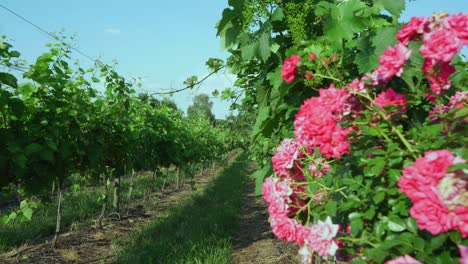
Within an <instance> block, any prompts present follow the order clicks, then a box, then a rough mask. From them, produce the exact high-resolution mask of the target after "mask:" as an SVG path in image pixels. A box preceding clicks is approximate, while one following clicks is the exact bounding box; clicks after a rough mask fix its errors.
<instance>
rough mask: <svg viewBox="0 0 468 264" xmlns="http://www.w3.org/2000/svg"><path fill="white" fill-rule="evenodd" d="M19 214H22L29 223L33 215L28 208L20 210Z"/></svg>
mask: <svg viewBox="0 0 468 264" xmlns="http://www.w3.org/2000/svg"><path fill="white" fill-rule="evenodd" d="M21 212H22V213H23V216H24V217H26V219H28V220H29V221H31V218H32V215H33V210H32V209H31V208H29V207H26V208H23V209H21Z"/></svg>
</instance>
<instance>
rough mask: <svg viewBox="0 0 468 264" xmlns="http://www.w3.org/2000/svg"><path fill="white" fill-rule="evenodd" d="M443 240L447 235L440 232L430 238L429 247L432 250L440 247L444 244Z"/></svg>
mask: <svg viewBox="0 0 468 264" xmlns="http://www.w3.org/2000/svg"><path fill="white" fill-rule="evenodd" d="M445 240H447V235H446V234H441V235H438V236H436V237H433V238H432V239H431V248H432V250H433V251H434V250H436V249H438V248H440V247H441V246H442V245H443V244H444V242H445Z"/></svg>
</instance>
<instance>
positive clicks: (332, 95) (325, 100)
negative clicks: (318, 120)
mask: <svg viewBox="0 0 468 264" xmlns="http://www.w3.org/2000/svg"><path fill="white" fill-rule="evenodd" d="M319 93H320V96H319V102H320V103H321V104H322V105H324V106H326V107H327V108H328V109H329V111H330V112H332V113H334V114H335V115H338V116H339V115H340V114H341V113H342V112H343V107H344V105H345V104H346V102H347V100H348V97H349V96H350V95H349V93H348V91H346V89H336V88H335V86H334V85H333V84H331V85H330V87H329V88H328V89H323V88H322V89H319Z"/></svg>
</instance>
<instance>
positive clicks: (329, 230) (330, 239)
mask: <svg viewBox="0 0 468 264" xmlns="http://www.w3.org/2000/svg"><path fill="white" fill-rule="evenodd" d="M338 228H339V225H336V224H333V223H332V221H331V218H330V217H329V216H328V217H327V219H326V220H325V222H323V221H321V220H319V221H318V223H317V224H314V225H312V226H311V227H310V234H309V236H308V237H307V238H306V242H307V245H308V246H309V247H310V248H311V249H312V250H313V251H317V253H318V254H319V255H320V256H322V257H327V256H334V255H335V254H336V251H337V250H338V245H337V244H336V242H335V241H334V238H335V237H336V234H337V233H338Z"/></svg>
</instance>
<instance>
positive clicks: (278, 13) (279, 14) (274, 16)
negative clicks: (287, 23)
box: [270, 7, 284, 22]
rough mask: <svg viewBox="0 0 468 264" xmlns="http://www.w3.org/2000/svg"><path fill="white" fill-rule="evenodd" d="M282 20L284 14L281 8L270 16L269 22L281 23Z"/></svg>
mask: <svg viewBox="0 0 468 264" xmlns="http://www.w3.org/2000/svg"><path fill="white" fill-rule="evenodd" d="M283 18H284V12H283V9H282V8H281V7H278V8H276V9H275V11H274V12H273V14H272V15H271V18H270V21H272V22H273V21H281V20H283Z"/></svg>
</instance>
